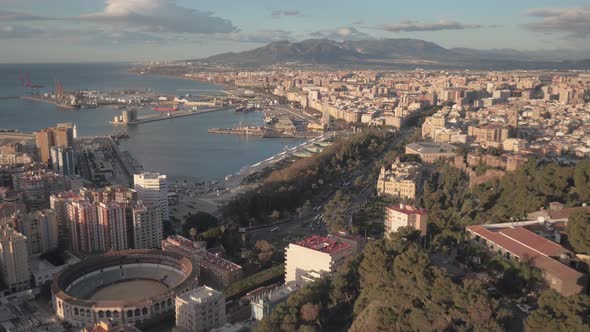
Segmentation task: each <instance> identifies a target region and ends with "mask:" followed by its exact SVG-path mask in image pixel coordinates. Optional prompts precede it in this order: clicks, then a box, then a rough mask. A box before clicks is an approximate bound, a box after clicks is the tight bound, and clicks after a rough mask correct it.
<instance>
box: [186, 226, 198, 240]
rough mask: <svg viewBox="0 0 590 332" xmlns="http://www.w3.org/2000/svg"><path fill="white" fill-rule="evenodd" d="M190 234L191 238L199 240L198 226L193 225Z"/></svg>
mask: <svg viewBox="0 0 590 332" xmlns="http://www.w3.org/2000/svg"><path fill="white" fill-rule="evenodd" d="M188 233H189V235H190V236H191V239H193V241H197V228H196V227H192V228H191V229H190V230H189V231H188Z"/></svg>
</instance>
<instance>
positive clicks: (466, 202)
mask: <svg viewBox="0 0 590 332" xmlns="http://www.w3.org/2000/svg"><path fill="white" fill-rule="evenodd" d="M576 174H578V175H576ZM580 174H582V175H580ZM585 174H590V164H588V163H586V162H582V163H579V164H578V165H576V166H562V165H559V164H557V163H554V162H548V161H544V160H536V159H533V160H530V161H529V162H527V163H526V164H525V165H524V166H523V167H521V168H520V169H519V170H517V171H515V172H508V173H507V174H506V175H505V176H504V177H503V178H502V179H500V180H495V181H492V182H488V183H484V184H481V185H479V186H477V187H474V188H472V189H470V188H469V179H468V177H467V175H466V174H465V173H463V172H462V171H461V170H459V169H456V168H453V167H451V166H449V165H447V164H445V163H440V164H438V165H437V166H436V171H435V172H433V173H432V174H430V175H429V176H428V177H427V178H426V181H425V184H424V193H423V195H422V197H421V198H420V199H419V201H418V205H421V206H423V207H424V208H426V209H427V210H428V217H429V233H430V234H431V236H432V241H433V243H434V245H435V246H437V247H438V248H440V249H448V248H449V247H450V246H452V245H453V244H457V243H459V242H460V241H462V239H463V238H464V234H463V233H464V228H465V226H469V225H475V224H484V223H502V222H509V221H517V220H524V219H526V217H527V213H530V212H533V211H538V210H539V209H541V208H544V207H546V206H547V205H548V204H549V203H550V202H554V201H558V202H562V203H564V204H565V205H566V206H580V205H581V204H582V203H584V202H586V201H587V199H588V198H587V196H586V195H587V193H586V190H587V188H588V187H590V177H587V176H586V175H585ZM574 224H575V225H579V226H576V227H577V229H578V230H580V231H581V230H584V229H588V228H587V227H585V226H584V225H585V224H584V223H582V222H580V223H576V222H575V223H574ZM586 224H587V223H586ZM581 234H584V233H581ZM585 234H588V233H585ZM578 235H579V234H578ZM574 238H576V235H574ZM586 239H588V237H586Z"/></svg>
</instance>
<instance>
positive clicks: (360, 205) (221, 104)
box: [0, 1, 590, 332]
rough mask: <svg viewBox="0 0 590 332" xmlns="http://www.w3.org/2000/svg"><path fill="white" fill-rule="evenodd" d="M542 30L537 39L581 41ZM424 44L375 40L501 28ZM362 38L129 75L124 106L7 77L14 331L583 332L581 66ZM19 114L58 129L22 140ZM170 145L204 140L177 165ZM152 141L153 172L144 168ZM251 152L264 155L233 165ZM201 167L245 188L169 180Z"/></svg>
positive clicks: (131, 70)
mask: <svg viewBox="0 0 590 332" xmlns="http://www.w3.org/2000/svg"><path fill="white" fill-rule="evenodd" d="M140 2H141V1H140ZM106 3H107V8H106V9H105V11H104V13H98V14H92V15H95V16H92V20H93V24H100V22H101V20H102V19H104V17H103V16H105V15H106V16H108V15H114V14H113V13H115V14H116V15H114V16H113V17H115V18H116V19H117V20H118V19H120V16H118V15H119V14H118V13H119V12H118V11H123V12H124V13H125V15H123V16H124V17H126V18H127V19H130V17H131V18H133V17H134V16H133V15H139V16H138V17H139V18H138V20H140V22H141V23H137V22H135V21H133V20H132V19H130V21H129V23H128V24H131V22H132V21H133V22H134V24H138V25H137V26H138V27H142V29H143V28H145V32H148V33H160V32H162V31H163V32H165V33H170V31H167V30H166V29H171V26H167V25H166V24H171V23H170V21H169V20H162V22H160V25H158V26H157V27H156V26H154V27H151V26H150V28H149V29H148V28H146V26H144V24H151V23H149V22H151V21H150V20H148V19H147V18H148V17H149V18H150V19H155V17H156V16H149V15H150V11H149V10H150V8H151V7H150V6H154V8H156V9H158V10H161V12H162V15H164V16H165V17H166V18H167V19H168V17H167V16H166V15H172V16H170V18H173V19H176V18H178V19H179V23H178V24H179V26H182V27H183V28H185V29H187V28H186V27H188V26H192V25H191V24H193V21H192V20H191V21H190V22H189V21H187V22H185V21H183V20H185V19H187V20H188V19H189V18H191V17H192V16H191V15H195V17H192V19H195V20H196V19H197V18H198V19H199V20H205V21H207V22H205V23H203V24H209V25H211V26H213V25H215V24H219V25H222V24H221V23H223V22H224V20H223V19H221V18H218V17H216V16H212V15H213V14H212V13H209V12H207V13H205V12H201V11H199V10H196V9H189V8H185V7H182V6H181V5H180V4H177V3H176V1H145V3H141V4H132V5H129V4H126V3H124V2H120V1H107V2H106ZM125 6H129V8H131V7H133V6H138V7H137V8H132V9H134V10H136V11H131V9H128V8H127V7H125ZM144 7H145V8H144ZM476 7H477V6H476ZM15 8H17V7H15ZM18 8H20V7H18ZM125 10H130V12H129V13H127V12H125ZM538 10H540V9H538ZM545 10H546V11H547V12H543V13H541V14H535V12H532V14H528V15H529V16H533V17H541V18H543V19H544V20H545V21H546V20H550V19H551V18H553V17H557V18H554V20H558V19H560V18H561V16H559V15H564V17H565V19H568V18H569V16H567V14H558V9H553V11H549V9H545ZM573 10H577V12H579V13H584V14H588V13H590V11H588V7H579V8H577V9H573ZM48 12H50V11H48ZM137 13H139V14H137ZM187 13H188V14H187ZM560 13H561V12H560ZM48 15H49V14H48ZM101 15H103V16H101ZM127 15H128V16H127ZM141 15H147V16H141ZM186 15H188V16H186ZM306 15H308V14H305V15H304V14H302V13H300V12H299V11H294V10H293V11H291V10H273V12H272V19H273V20H279V19H280V20H283V19H285V18H286V17H289V18H291V17H295V18H297V17H307V16H306ZM580 15H582V14H580ZM3 17H5V18H6V19H7V21H8V22H12V21H16V20H19V19H20V18H21V17H22V19H23V20H24V21H32V20H33V19H32V18H30V17H29V16H26V15H25V13H21V12H20V11H14V12H13V11H4V10H0V18H3ZM80 17H84V16H80ZM113 17H110V18H109V20H113V21H112V22H118V21H115V19H114V18H113ZM588 18H589V21H590V15H589V16H588ZM34 20H39V21H45V20H47V21H51V20H63V19H62V18H55V17H49V16H47V17H37V18H35V19H34ZM217 20H219V21H217ZM545 21H543V22H545ZM109 22H111V21H109ZM0 23H2V22H1V21H0ZM225 23H227V24H229V25H231V22H230V21H229V20H228V21H227V22H225ZM549 23H551V24H553V25H551V26H555V24H556V23H555V22H554V21H550V22H549ZM154 24H155V23H154ZM420 24H421V23H420V22H416V21H407V22H406V21H402V22H401V23H399V24H397V25H387V26H383V27H381V28H378V29H381V30H384V31H390V32H395V33H400V32H401V33H407V32H412V31H418V32H424V31H426V33H428V32H431V31H438V30H459V31H460V30H468V29H476V30H477V29H480V28H481V29H488V28H491V27H488V28H486V27H481V26H478V27H475V25H471V26H469V25H462V24H461V23H458V22H452V21H441V22H438V23H433V24H431V25H424V26H422V25H420ZM539 24H540V23H539ZM363 25H364V23H363V24H358V26H359V27H362V26H363ZM449 25H450V26H451V27H450V28H449ZM585 27H587V28H588V29H590V26H588V25H587V24H586V26H585ZM585 27H584V26H583V27H582V28H581V29H585ZM0 28H2V25H1V24H0ZM151 28H154V29H153V30H152V29H151ZM156 28H157V29H156ZM174 28H177V27H176V26H175V27H174ZM201 28H202V27H201ZM191 29H192V28H191ZM191 29H187V30H189V31H175V30H173V29H172V30H173V32H174V33H178V32H180V33H195V32H194V31H192V30H191ZM211 29H213V28H211ZM236 29H237V28H236V27H233V30H236ZM353 29H354V28H353ZM373 29H377V28H373ZM514 29H516V28H514ZM529 29H530V30H533V31H535V32H536V30H535V29H537V30H539V31H541V28H539V27H534V26H532V28H529ZM576 29H578V28H576ZM160 30H161V31H160ZM233 30H230V31H229V32H224V31H219V32H215V33H218V34H219V33H221V34H223V33H232V34H236V33H238V34H239V33H240V31H233ZM237 30H239V29H237ZM366 30H368V29H366ZM1 31H2V29H0V39H2V38H3V36H2V32H1ZM6 31H8V30H6ZM130 31H131V32H134V33H135V32H136V31H135V30H130ZM139 31H143V30H139ZM195 31H196V30H195ZM588 31H590V30H585V31H583V32H582V35H574V36H573V37H572V36H570V37H571V38H582V39H583V40H587V36H588ZM207 33H209V32H207ZM573 33H580V32H579V31H577V30H575V31H573ZM349 34H358V35H360V36H359V37H358V38H356V39H346V40H339V39H337V38H336V37H334V35H338V33H335V32H332V33H331V34H329V33H327V32H322V34H320V33H319V32H318V33H316V34H315V35H314V34H311V35H310V36H311V37H313V38H312V39H307V40H302V41H297V42H291V41H277V40H270V41H269V42H270V43H269V44H268V45H265V46H260V47H259V48H252V49H246V50H245V51H243V52H233V51H232V52H230V53H222V54H218V55H214V54H215V53H213V55H211V54H208V55H211V56H209V57H207V56H203V57H202V58H201V59H194V60H189V59H187V56H186V55H184V60H182V59H183V55H179V56H176V54H175V57H176V59H166V60H163V61H145V62H142V63H138V62H136V63H133V64H125V65H124V66H123V67H121V68H123V71H124V73H123V74H121V73H119V74H117V75H121V76H118V77H122V78H125V79H126V78H127V77H131V78H130V79H129V81H125V80H124V79H121V81H122V82H123V84H129V86H121V85H115V86H113V87H107V88H101V87H100V86H99V87H97V86H98V85H93V80H94V81H101V84H102V83H103V82H102V78H101V77H100V76H96V78H92V76H91V75H90V74H88V75H87V76H86V78H85V79H86V80H87V81H86V83H87V84H88V87H86V86H72V84H71V83H69V82H70V81H68V78H67V77H66V75H65V74H63V73H65V70H62V76H63V77H66V78H65V79H64V80H65V81H66V82H67V83H66V84H64V83H62V79H60V78H59V77H60V76H59V73H60V71H59V70H55V72H54V73H52V74H51V75H57V76H51V75H50V74H47V73H43V72H42V70H40V69H38V67H35V66H32V65H30V64H24V65H12V64H11V65H10V66H13V67H7V68H10V70H11V71H6V73H9V72H10V73H11V75H13V74H14V75H13V76H16V77H17V80H18V79H19V78H20V81H19V82H18V83H17V84H16V85H18V86H17V87H16V88H14V89H13V90H10V91H15V92H14V93H13V92H9V93H3V94H0V267H1V268H0V330H1V331H7V332H12V331H14V332H16V331H55V332H57V331H84V332H132V331H144V332H152V331H153V332H155V331H175V332H188V331H198V332H201V331H212V332H245V331H256V332H267V331H268V332H274V331H293V332H308V331H309V332H312V331H317V332H319V331H353V332H354V331H527V332H533V331H534V332H537V331H567V332H570V331H589V330H590V295H589V292H590V287H589V286H590V278H589V275H590V269H589V264H590V205H589V204H590V138H589V137H590V63H588V60H587V58H588V57H586V58H575V59H573V58H572V59H570V58H569V55H568V58H566V59H556V60H553V58H552V56H553V54H546V55H544V56H542V57H541V55H540V53H539V54H536V55H535V56H534V57H533V56H532V55H526V57H525V52H524V51H523V52H518V54H517V51H516V50H513V51H514V52H508V51H509V50H508V49H494V50H489V51H487V52H489V53H485V52H484V51H483V50H479V51H478V50H475V49H467V48H458V47H455V48H443V47H441V46H438V45H436V44H434V43H430V42H426V41H423V40H417V39H406V38H399V39H386V38H385V37H383V38H381V39H377V38H372V37H371V36H369V35H368V34H365V33H364V32H361V31H359V30H356V29H354V31H353V30H350V31H348V32H347V33H346V34H344V33H340V34H339V36H341V37H342V36H348V35H349ZM232 36H233V37H232V39H231V40H233V41H234V42H237V41H236V39H235V35H232ZM580 36H581V37H580ZM18 38H20V37H18ZM177 38H180V37H177ZM568 38H569V37H568ZM287 39H291V38H287ZM265 43H266V42H265ZM259 44H262V43H259ZM384 45H385V46H384ZM476 51H477V52H476ZM580 51H581V52H582V53H583V51H585V50H584V49H580ZM564 52H565V51H564ZM572 52H573V51H572ZM218 53H219V52H218ZM568 54H570V53H568ZM571 54H574V53H571ZM8 59H11V58H7V59H2V58H1V56H0V60H2V61H6V62H14V61H8ZM7 66H8V65H7ZM14 68H16V69H14ZM28 68H32V69H28ZM35 68H37V72H35ZM39 68H45V67H39ZM46 68H53V67H49V66H47V67H46ZM56 68H58V67H56ZM82 68H84V67H82ZM88 68H91V66H90V65H88ZM98 68H99V70H98V71H105V72H106V71H107V70H106V69H104V68H108V67H98ZM100 68H103V69H100ZM117 68H119V67H117ZM2 70H3V69H2V67H1V66H0V72H1V71H2ZM52 70H54V69H52ZM117 70H118V69H117ZM45 71H49V70H48V69H45ZM56 73H57V74H56ZM78 74H79V73H78V70H77V69H76V70H75V71H73V74H71V75H74V76H75V75H78ZM3 75H4V74H3ZM17 75H18V76H17ZM43 75H45V76H43ZM94 75H98V74H94ZM39 77H41V78H39ZM56 77H57V78H56ZM13 78H14V77H13ZM13 78H11V79H12V80H14V79H13ZM162 78H165V79H166V81H165V86H166V87H165V88H161V86H160V85H157V86H155V87H153V88H152V86H151V85H145V86H140V85H137V84H135V85H132V84H131V83H127V82H141V81H145V82H150V80H157V79H162ZM135 80H136V81H135ZM68 83H69V84H68ZM0 84H2V81H0ZM9 84H13V83H12V81H11V83H9ZM0 86H2V85H0ZM6 86H9V85H6ZM162 86H164V84H162ZM7 89H8V88H7ZM16 94H18V95H16ZM3 103H5V104H3ZM9 108H10V109H11V110H10V111H9V110H8V109H9ZM14 108H17V113H10V112H14V110H13V109H14ZM20 108H23V109H24V108H29V109H32V110H35V111H34V112H46V113H47V114H49V115H46V116H47V118H44V119H43V121H41V120H38V119H33V118H32V117H30V116H28V115H20V117H19V118H18V120H16V121H14V120H11V119H10V117H14V116H15V115H14V114H18V112H19V111H20ZM22 112H25V111H22ZM21 114H29V113H21ZM33 114H38V113H33ZM79 114H87V116H92V118H87V119H92V120H87V121H80V120H79V118H77V117H76V116H78V115H79ZM99 114H101V115H99ZM33 117H34V116H33ZM39 117H40V118H41V116H39ZM215 119H221V120H215ZM214 120H215V121H214ZM222 120H223V121H222ZM9 121H12V122H9ZM48 121H49V122H48ZM191 121H192V122H191ZM89 122H90V124H89ZM47 123H50V125H43V126H39V127H37V126H38V124H47ZM195 123H200V125H199V127H197V126H196V125H194V124H195ZM5 124H9V125H10V126H6V125H5ZM21 124H22V125H21ZM183 124H184V125H185V127H183ZM157 126H168V127H170V128H172V129H171V131H168V135H173V134H174V131H175V130H177V131H179V134H180V131H181V130H186V128H187V127H186V126H192V127H189V128H191V129H189V130H188V131H189V132H188V133H184V134H185V135H189V136H190V135H195V139H194V140H189V141H187V142H183V143H180V142H179V143H178V144H184V145H183V146H189V148H184V147H183V148H182V149H179V150H171V149H170V148H169V145H165V144H164V140H165V138H164V137H161V138H158V137H157V136H158V135H160V132H159V131H158V130H161V129H158V128H162V127H157ZM32 127H35V128H34V130H29V129H27V128H32ZM104 128H108V129H106V130H105V129H104ZM138 128H145V130H146V131H147V132H150V133H152V132H153V135H154V136H155V139H154V140H151V141H149V143H147V145H152V147H150V148H151V149H152V150H149V151H159V153H158V154H156V155H154V153H137V152H136V151H142V150H137V144H138V143H137V142H134V141H133V140H134V139H137V137H138ZM181 128H185V129H181ZM199 135H200V136H199ZM196 137H198V140H197V139H196ZM202 137H207V138H208V139H210V140H222V139H228V138H231V139H232V141H224V142H230V143H224V144H227V145H233V148H234V149H235V148H236V147H238V150H227V151H225V150H224V149H225V147H224V146H222V145H216V146H211V147H208V146H206V144H207V143H206V142H200V141H199V140H202ZM180 140H181V139H179V141H180ZM160 142H162V145H161V146H158V144H159V143H160ZM207 142H211V141H207ZM263 142H274V143H273V144H274V145H262V144H264V143H263ZM245 143H248V144H260V145H255V146H254V149H256V150H258V152H259V153H260V154H256V156H253V155H251V154H252V153H251V152H247V153H245V154H246V155H247V156H246V157H247V158H246V157H244V156H242V155H238V154H237V153H236V152H235V151H239V146H240V145H241V144H245ZM134 144H135V145H134ZM175 144H176V143H175ZM153 146H155V147H153ZM154 149H159V150H154ZM207 150H221V152H220V153H222V156H223V158H227V159H228V160H229V159H231V158H237V160H238V161H236V162H237V163H238V164H241V165H244V164H246V165H244V166H242V167H241V168H239V169H238V168H236V167H234V166H231V167H230V169H233V170H232V171H231V172H229V173H228V174H226V175H225V176H218V174H219V171H218V172H216V173H212V174H216V175H215V176H211V175H209V174H205V173H206V170H205V169H204V168H202V167H200V166H197V164H194V165H193V164H190V161H189V160H190V159H185V160H186V163H188V164H187V165H183V166H185V167H186V168H184V169H185V170H186V169H191V170H192V171H191V172H190V173H183V172H179V171H178V168H175V166H178V165H174V164H175V163H176V162H175V161H174V160H176V159H173V158H178V156H177V155H178V154H181V155H196V158H197V159H200V160H204V164H207V165H208V166H211V168H213V169H215V168H223V166H222V165H217V164H216V162H214V161H213V160H212V159H209V158H210V156H209V155H208V154H207V153H208V152H207ZM145 151H148V150H145ZM178 151H181V152H178ZM224 151H225V152H224ZM231 151H234V152H231ZM248 151H250V150H248ZM232 153H233V154H235V155H234V156H232V155H231V154H232ZM146 155H149V158H148V157H146ZM154 159H157V160H158V161H159V163H157V164H154V163H153V161H152V160H154ZM167 159H170V161H169V162H167ZM155 165H163V166H161V167H157V166H155ZM179 173H180V174H179Z"/></svg>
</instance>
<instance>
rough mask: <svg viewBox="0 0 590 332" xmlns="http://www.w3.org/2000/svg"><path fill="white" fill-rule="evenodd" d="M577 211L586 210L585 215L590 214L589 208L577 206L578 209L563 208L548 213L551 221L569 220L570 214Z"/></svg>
mask: <svg viewBox="0 0 590 332" xmlns="http://www.w3.org/2000/svg"><path fill="white" fill-rule="evenodd" d="M578 210H586V213H590V206H578V207H571V208H564V209H561V210H556V211H548V212H549V217H550V218H551V219H564V218H569V216H570V215H571V214H572V213H574V212H576V211H578Z"/></svg>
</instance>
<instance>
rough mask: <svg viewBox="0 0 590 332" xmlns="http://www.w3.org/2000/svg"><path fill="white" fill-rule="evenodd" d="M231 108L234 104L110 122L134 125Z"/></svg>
mask: <svg viewBox="0 0 590 332" xmlns="http://www.w3.org/2000/svg"><path fill="white" fill-rule="evenodd" d="M231 108H234V106H226V107H216V108H206V109H202V110H196V111H174V112H169V113H167V114H154V115H148V116H145V117H143V118H139V119H137V120H134V121H129V122H112V121H111V124H113V125H123V126H134V125H140V124H144V123H150V122H156V121H164V120H170V119H176V118H182V117H185V116H191V115H198V114H204V113H211V112H219V111H224V110H228V109H231Z"/></svg>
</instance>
